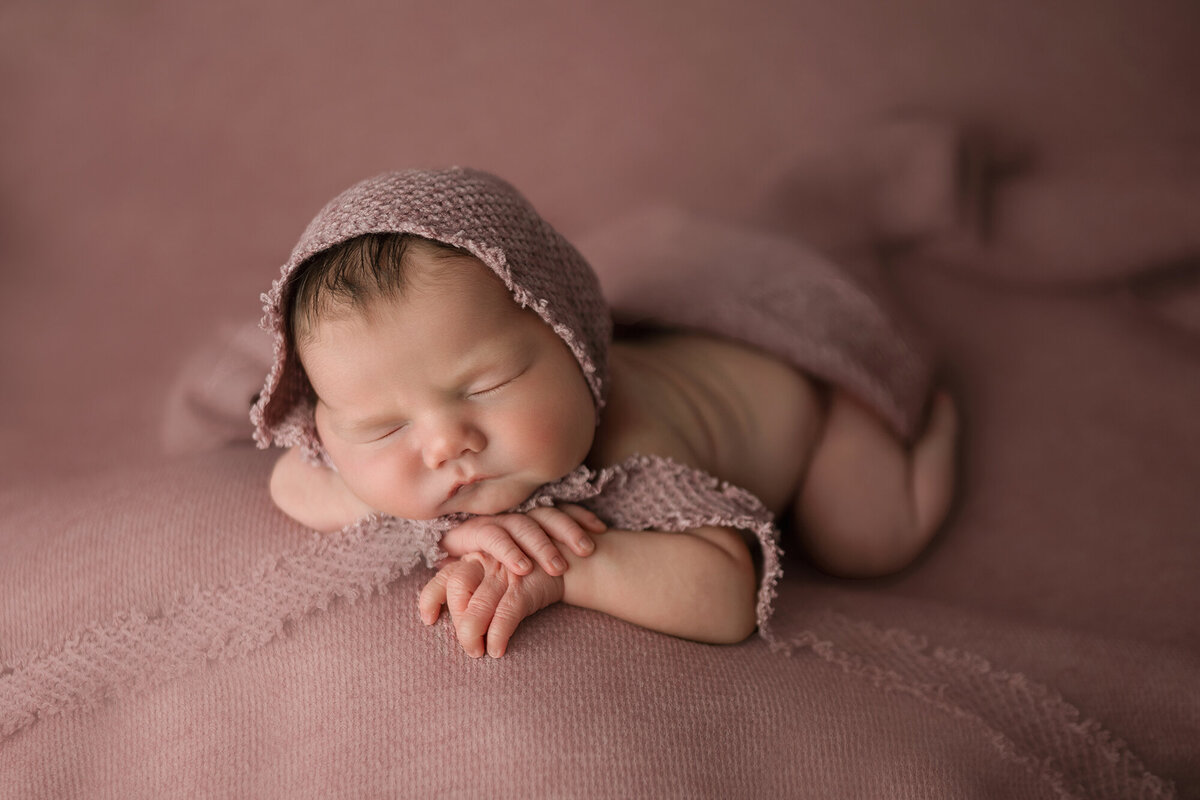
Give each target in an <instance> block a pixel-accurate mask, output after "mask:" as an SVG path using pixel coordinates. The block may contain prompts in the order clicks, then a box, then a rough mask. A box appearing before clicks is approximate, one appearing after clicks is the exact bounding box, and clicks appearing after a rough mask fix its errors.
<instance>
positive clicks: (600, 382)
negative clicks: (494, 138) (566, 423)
mask: <svg viewBox="0 0 1200 800" xmlns="http://www.w3.org/2000/svg"><path fill="white" fill-rule="evenodd" d="M371 233H409V234H415V235H417V236H423V237H425V238H427V239H433V240H435V241H438V242H442V243H444V244H448V245H451V246H453V247H458V248H461V249H463V250H466V251H467V252H469V253H471V254H472V255H474V256H475V257H476V258H478V259H479V260H480V261H481V262H483V263H484V264H485V265H487V266H488V267H489V268H490V269H491V270H492V271H493V272H495V273H496V274H497V275H498V276H499V277H500V278H501V280H503V281H504V284H505V285H506V286H507V287H508V289H509V291H510V292H512V296H513V299H514V300H515V301H516V302H517V303H518V304H519V305H521V306H522V307H527V308H531V309H533V310H534V311H535V312H536V313H537V314H538V316H540V317H541V318H542V319H543V320H545V322H546V324H548V325H549V326H550V327H551V328H553V329H554V331H555V333H557V334H558V335H559V336H560V337H561V338H562V340H563V341H564V342H566V344H567V346H568V347H569V348H570V350H571V352H572V353H574V355H575V358H576V359H577V360H578V361H579V366H580V368H581V369H582V370H583V375H584V378H585V379H586V380H587V384H588V387H589V388H590V389H591V391H592V396H593V398H594V399H595V402H596V408H597V410H599V409H601V408H602V407H603V405H604V393H605V387H606V382H607V373H608V344H609V341H610V339H611V337H612V321H611V318H610V316H609V311H608V306H607V304H606V303H605V300H604V296H603V295H602V294H601V291H600V284H599V281H598V280H597V278H596V275H595V273H594V272H593V271H592V268H591V267H590V266H589V265H588V263H587V262H586V261H585V260H584V259H583V257H582V256H581V255H580V254H579V252H578V251H577V250H576V249H575V248H574V247H573V246H572V245H571V244H570V243H569V242H568V241H567V240H566V239H564V238H563V237H562V236H561V235H560V234H559V233H558V232H557V231H556V230H554V228H552V227H551V226H550V225H549V224H548V223H547V222H546V221H545V220H543V219H542V218H541V217H540V216H539V215H538V213H537V212H536V211H535V210H534V209H533V206H531V205H530V204H529V202H528V201H527V200H526V199H525V198H524V197H522V196H521V194H520V193H518V192H517V190H516V189H514V188H513V187H512V186H510V185H509V184H508V183H506V182H504V181H502V180H500V179H499V178H497V177H495V176H494V175H489V174H488V173H486V172H480V171H477V170H472V169H464V168H461V167H452V168H449V169H443V170H408V171H404V172H391V173H385V174H383V175H378V176H376V177H374V178H370V179H368V180H365V181H362V182H361V183H358V184H356V185H354V186H352V187H350V188H349V189H347V190H346V191H345V192H343V193H342V194H340V195H338V196H337V197H335V198H334V199H333V200H332V201H331V202H330V203H329V204H328V205H327V206H325V208H323V209H322V210H321V212H320V213H319V214H317V216H316V218H314V219H313V221H312V222H311V223H309V225H308V228H307V229H305V231H304V234H303V235H302V236H301V237H300V241H299V243H298V244H297V245H296V248H295V249H294V250H293V251H292V255H291V257H290V258H289V259H288V261H287V263H286V264H284V265H283V268H282V269H281V271H280V276H279V278H278V279H277V280H276V281H275V282H274V284H273V285H272V286H271V291H269V292H267V293H266V294H264V295H263V296H262V299H263V309H264V311H265V312H266V314H265V316H264V317H263V320H262V327H263V328H264V329H266V330H268V331H270V332H271V333H272V334H273V335H274V337H275V359H274V364H273V365H272V367H271V371H270V373H269V374H268V375H267V379H266V383H265V384H264V386H263V389H262V392H261V393H260V394H259V396H258V399H257V401H256V402H255V404H254V406H253V408H252V409H251V411H250V419H251V421H252V422H253V423H254V438H255V441H256V442H258V446H259V447H270V446H271V445H272V444H275V445H279V446H281V447H294V446H300V447H302V448H304V450H305V451H306V453H307V454H308V455H309V456H310V457H313V458H318V459H319V458H321V457H322V456H323V449H322V448H321V446H320V442H319V440H318V439H317V436H316V429H315V426H314V424H313V419H312V412H313V400H314V398H313V392H312V387H311V386H310V384H309V382H308V378H307V376H306V375H305V373H304V368H303V367H302V366H301V364H300V360H299V358H298V357H297V355H296V352H295V348H294V347H293V345H292V342H291V341H290V336H289V333H288V316H287V315H288V314H289V313H290V310H289V306H290V303H291V290H292V288H293V287H292V281H291V279H292V277H293V276H294V275H296V274H297V271H298V268H299V267H300V266H301V265H302V264H303V263H304V262H305V261H306V260H307V259H309V258H310V257H312V256H313V255H316V254H317V253H319V252H321V251H323V250H326V249H328V248H330V247H333V246H335V245H337V244H340V243H342V242H345V241H348V240H350V239H353V238H355V237H357V236H362V235H364V234H371Z"/></svg>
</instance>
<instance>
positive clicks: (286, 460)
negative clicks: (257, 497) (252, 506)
mask: <svg viewBox="0 0 1200 800" xmlns="http://www.w3.org/2000/svg"><path fill="white" fill-rule="evenodd" d="M271 499H272V500H274V501H275V505H277V506H279V508H280V510H282V511H283V513H285V514H287V515H288V516H289V517H291V518H292V519H294V520H296V521H297V522H299V523H301V524H303V525H307V526H308V527H310V528H315V529H317V530H318V531H322V532H326V533H328V532H330V531H337V530H341V529H342V528H344V527H346V526H347V525H349V524H351V523H353V522H356V521H358V520H359V519H362V518H363V517H365V516H367V515H368V514H370V513H372V509H371V507H370V506H368V505H367V504H366V503H364V502H363V501H362V500H359V499H358V497H356V496H355V495H354V493H353V492H351V491H350V489H349V488H347V486H346V484H345V483H343V482H342V478H341V476H340V475H339V474H338V473H337V472H335V471H334V470H332V469H329V468H328V467H319V466H314V465H312V464H309V463H308V462H306V461H305V460H304V458H303V456H302V455H301V452H300V448H298V447H293V448H291V449H289V450H288V451H286V452H285V453H284V454H283V455H282V456H280V457H279V460H278V461H276V462H275V469H274V470H273V471H272V472H271Z"/></svg>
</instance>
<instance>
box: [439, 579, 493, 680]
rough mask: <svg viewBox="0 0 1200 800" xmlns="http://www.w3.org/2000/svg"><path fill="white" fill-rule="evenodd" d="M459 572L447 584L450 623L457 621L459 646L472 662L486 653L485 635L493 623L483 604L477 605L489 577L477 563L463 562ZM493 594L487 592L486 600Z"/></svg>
mask: <svg viewBox="0 0 1200 800" xmlns="http://www.w3.org/2000/svg"><path fill="white" fill-rule="evenodd" d="M460 563H461V565H462V568H461V569H457V570H455V571H454V573H453V574H452V575H451V576H450V578H449V580H448V581H447V583H446V607H447V608H448V609H450V619H451V620H453V621H454V632H455V634H457V636H458V643H459V644H460V645H462V649H463V650H464V651H466V653H467V655H469V656H471V657H472V658H479V657H480V656H482V655H483V653H484V642H483V635H484V634H485V633H486V632H487V626H488V623H489V622H491V616H492V615H491V612H490V611H487V610H486V608H484V607H483V604H482V603H473V601H474V598H475V595H476V593H477V592H478V591H479V590H480V589H481V588H482V587H484V584H485V583H486V577H487V576H486V573H485V570H484V568H483V566H482V565H480V564H479V563H477V562H474V561H464V562H460ZM492 593H493V592H490V591H489V590H488V589H487V588H483V597H484V598H486V597H487V596H489V595H490V594H492Z"/></svg>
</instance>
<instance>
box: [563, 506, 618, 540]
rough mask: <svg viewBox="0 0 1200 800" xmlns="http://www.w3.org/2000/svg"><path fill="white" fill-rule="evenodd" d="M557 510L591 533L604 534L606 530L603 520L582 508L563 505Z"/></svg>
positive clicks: (606, 526)
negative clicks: (560, 510)
mask: <svg viewBox="0 0 1200 800" xmlns="http://www.w3.org/2000/svg"><path fill="white" fill-rule="evenodd" d="M559 508H560V509H562V511H563V512H565V513H566V514H569V515H570V516H571V518H572V519H574V520H575V521H576V522H578V523H579V524H580V525H582V526H583V527H585V528H587V529H588V530H589V531H591V532H592V533H604V532H605V531H606V530H608V525H606V524H605V523H604V520H602V519H600V518H599V517H597V516H596V515H595V514H594V513H592V512H591V511H590V510H588V509H586V508H584V507H583V506H577V505H575V504H574V503H563V504H562V505H561V506H559Z"/></svg>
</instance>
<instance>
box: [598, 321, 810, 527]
mask: <svg viewBox="0 0 1200 800" xmlns="http://www.w3.org/2000/svg"><path fill="white" fill-rule="evenodd" d="M610 371H611V381H610V391H609V400H608V406H607V407H606V409H605V412H604V415H603V417H602V420H601V425H600V427H599V429H598V431H597V436H596V441H595V444H594V446H593V450H592V453H591V454H590V456H589V465H590V466H592V467H593V468H596V467H604V466H610V465H612V464H616V463H620V462H621V461H623V460H624V459H626V458H628V457H629V456H631V455H634V454H642V455H659V456H664V457H668V458H672V459H674V460H676V461H679V462H680V463H683V464H687V465H688V466H692V467H695V468H697V469H701V470H703V471H705V472H708V473H709V474H712V475H715V476H716V477H718V478H721V479H723V480H727V481H729V482H731V483H734V484H736V485H740V486H743V487H745V488H747V489H749V490H751V491H752V492H754V493H755V494H757V495H758V496H759V497H760V498H761V499H763V500H764V502H767V504H768V505H769V506H776V505H779V504H782V503H785V502H786V501H787V500H789V499H790V494H791V492H792V490H793V489H794V486H793V484H794V483H795V481H796V478H797V476H798V474H799V472H800V471H801V467H802V464H803V462H804V461H806V459H807V454H808V453H807V451H808V450H809V449H810V448H811V446H812V444H813V441H814V440H815V436H816V433H817V432H818V430H819V428H820V423H821V412H820V401H819V397H818V393H817V390H816V388H815V386H814V384H813V383H812V381H811V380H810V379H808V378H807V377H806V376H804V375H803V374H801V373H800V372H799V371H798V370H796V369H795V368H793V367H792V366H790V365H789V364H787V363H785V362H783V361H782V360H780V359H777V358H775V357H774V356H771V355H769V354H766V353H763V352H761V351H758V350H755V349H753V348H749V347H745V346H742V345H738V344H735V343H732V342H729V341H726V340H722V339H716V338H713V337H710V336H705V335H700V334H685V333H675V334H662V335H659V336H652V337H645V338H638V339H632V340H618V341H617V342H615V343H614V345H613V349H612V353H611V358H610Z"/></svg>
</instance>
